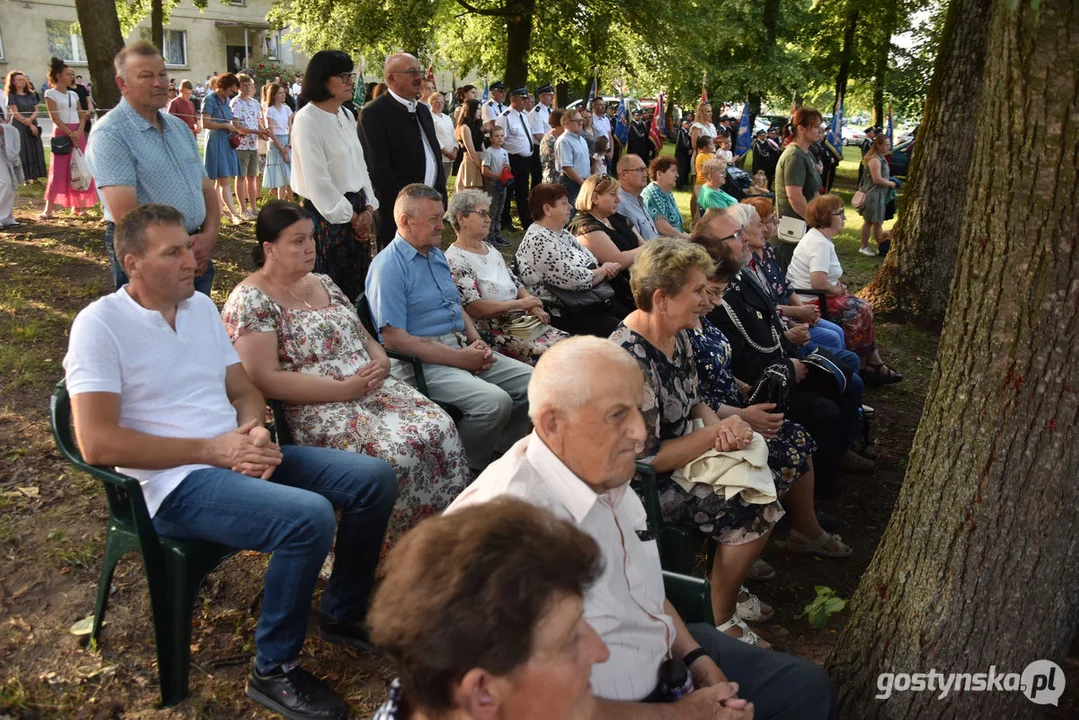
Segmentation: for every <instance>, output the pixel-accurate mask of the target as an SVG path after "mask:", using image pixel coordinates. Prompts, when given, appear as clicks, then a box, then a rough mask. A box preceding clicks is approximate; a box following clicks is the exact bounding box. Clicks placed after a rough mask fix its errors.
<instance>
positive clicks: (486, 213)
mask: <svg viewBox="0 0 1079 720" xmlns="http://www.w3.org/2000/svg"><path fill="white" fill-rule="evenodd" d="M461 214H462V215H464V216H465V217H468V216H469V215H479V216H480V217H485V218H489V217H491V211H490V210H465V211H464V212H463V213H461Z"/></svg>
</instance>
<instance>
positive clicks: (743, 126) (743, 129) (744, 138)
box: [734, 100, 753, 155]
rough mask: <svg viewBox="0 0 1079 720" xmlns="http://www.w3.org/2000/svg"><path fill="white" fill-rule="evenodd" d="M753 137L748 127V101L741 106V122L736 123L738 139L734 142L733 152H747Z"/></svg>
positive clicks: (737, 153) (743, 153)
mask: <svg viewBox="0 0 1079 720" xmlns="http://www.w3.org/2000/svg"><path fill="white" fill-rule="evenodd" d="M752 139H753V136H752V134H751V132H750V127H749V101H748V100H747V101H746V104H745V105H743V106H742V122H741V123H739V124H738V141H737V142H735V143H734V154H735V155H745V154H746V153H747V152H749V143H750V141H751V140H752Z"/></svg>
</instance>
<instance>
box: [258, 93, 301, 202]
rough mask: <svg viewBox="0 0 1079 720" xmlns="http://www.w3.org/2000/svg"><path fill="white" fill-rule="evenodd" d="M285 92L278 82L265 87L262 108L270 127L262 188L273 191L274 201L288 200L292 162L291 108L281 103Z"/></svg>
mask: <svg viewBox="0 0 1079 720" xmlns="http://www.w3.org/2000/svg"><path fill="white" fill-rule="evenodd" d="M286 95H288V91H287V90H286V89H285V86H284V85H282V84H280V83H270V84H269V85H267V86H266V109H265V110H264V111H263V118H265V120H266V127H267V128H269V130H270V147H269V152H268V153H267V155H266V172H264V173H263V174H262V188H263V189H264V190H273V191H274V192H275V193H276V195H277V199H278V200H287V201H289V202H292V188H291V187H289V184H290V183H291V176H290V163H291V161H292V142H291V140H290V139H289V136H290V135H291V134H292V120H293V118H294V115H293V114H292V108H290V107H289V106H288V105H287V104H285V96H286Z"/></svg>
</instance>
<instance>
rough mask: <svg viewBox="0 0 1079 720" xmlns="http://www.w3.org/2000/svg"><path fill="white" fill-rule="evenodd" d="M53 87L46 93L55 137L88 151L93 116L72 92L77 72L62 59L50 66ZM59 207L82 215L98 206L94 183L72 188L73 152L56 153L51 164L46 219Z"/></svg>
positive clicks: (46, 197) (54, 60) (47, 189)
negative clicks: (89, 130)
mask: <svg viewBox="0 0 1079 720" xmlns="http://www.w3.org/2000/svg"><path fill="white" fill-rule="evenodd" d="M49 84H50V85H52V87H51V88H49V89H48V90H46V91H45V105H46V106H47V107H48V109H49V119H50V120H52V124H53V137H54V138H61V137H70V138H71V144H72V145H73V146H77V147H78V148H79V150H81V151H83V152H86V130H85V128H86V121H87V120H88V119H89V117H90V113H89V112H87V111H84V110H81V109H79V96H78V94H77V93H76V92H75V91H74V90H72V89H71V86H72V85H74V84H75V71H74V70H72V69H71V68H69V67H68V66H67V65H65V64H64V61H63V60H61V59H60V58H55V57H54V58H53V59H52V62H51V64H50V66H49ZM57 205H60V206H62V207H69V208H71V209H72V210H73V211H74V212H75V214H76V215H82V211H83V210H84V209H85V208H91V207H93V206H94V205H97V189H96V188H95V187H94V183H93V182H91V183H90V187H89V189H87V190H76V189H74V188H73V187H71V153H67V154H64V155H59V154H57V153H55V152H54V153H52V162H51V163H50V164H49V184H48V185H46V186H45V211H44V212H42V213H41V216H40V217H42V218H50V217H52V211H53V208H54V207H55V206H57Z"/></svg>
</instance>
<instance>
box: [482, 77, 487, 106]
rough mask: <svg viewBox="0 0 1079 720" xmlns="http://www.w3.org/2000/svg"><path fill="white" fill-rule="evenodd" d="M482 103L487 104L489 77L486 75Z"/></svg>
mask: <svg viewBox="0 0 1079 720" xmlns="http://www.w3.org/2000/svg"><path fill="white" fill-rule="evenodd" d="M482 102H487V76H486V75H484V77H483V100H482Z"/></svg>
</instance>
